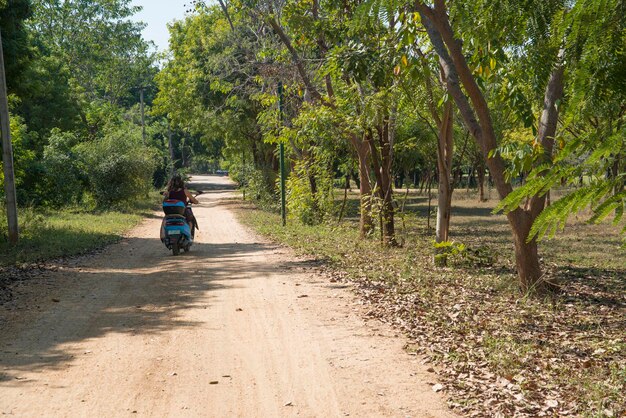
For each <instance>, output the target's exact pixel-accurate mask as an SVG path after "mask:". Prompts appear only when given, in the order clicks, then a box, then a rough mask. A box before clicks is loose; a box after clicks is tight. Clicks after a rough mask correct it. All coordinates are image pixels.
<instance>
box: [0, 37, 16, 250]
mask: <svg viewBox="0 0 626 418" xmlns="http://www.w3.org/2000/svg"><path fill="white" fill-rule="evenodd" d="M0 125H2V126H1V130H0V132H1V133H2V167H3V169H4V193H5V195H6V204H7V219H8V221H9V224H8V225H9V242H10V243H11V244H13V245H15V244H17V241H18V240H19V228H18V223H17V199H16V195H15V174H14V171H13V148H12V147H11V125H10V123H9V101H8V93H7V83H6V75H5V73H4V51H3V50H2V34H0Z"/></svg>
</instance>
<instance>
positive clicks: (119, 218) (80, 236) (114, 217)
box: [0, 193, 158, 267]
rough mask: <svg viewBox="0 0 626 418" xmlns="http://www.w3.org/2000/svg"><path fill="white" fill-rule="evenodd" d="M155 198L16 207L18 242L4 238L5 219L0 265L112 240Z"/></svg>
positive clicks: (85, 248)
mask: <svg viewBox="0 0 626 418" xmlns="http://www.w3.org/2000/svg"><path fill="white" fill-rule="evenodd" d="M157 201H158V198H157V195H156V194H155V193H153V194H151V195H150V196H148V197H146V198H143V199H140V200H137V201H134V202H132V203H129V204H125V205H122V206H118V207H115V208H111V209H108V210H86V209H84V208H79V207H69V208H62V209H59V210H50V209H48V210H35V209H31V208H25V209H20V211H19V214H18V217H19V220H20V241H19V244H18V245H17V246H16V247H12V246H10V245H9V244H8V243H7V241H6V220H5V219H3V222H4V223H3V224H0V235H2V236H3V237H2V238H3V239H1V240H0V267H1V266H8V265H14V264H28V263H34V262H39V261H44V260H48V259H53V258H58V257H67V256H73V255H78V254H84V253H87V252H89V251H92V250H95V249H98V248H102V247H104V246H106V245H108V244H111V243H114V242H116V241H118V240H120V239H121V237H122V236H123V234H124V232H126V231H128V230H129V229H130V228H132V227H133V226H135V225H137V224H138V223H139V221H141V220H142V219H143V218H145V217H146V216H148V215H150V214H151V213H152V211H153V210H154V208H155V207H156V203H157ZM3 214H4V211H3Z"/></svg>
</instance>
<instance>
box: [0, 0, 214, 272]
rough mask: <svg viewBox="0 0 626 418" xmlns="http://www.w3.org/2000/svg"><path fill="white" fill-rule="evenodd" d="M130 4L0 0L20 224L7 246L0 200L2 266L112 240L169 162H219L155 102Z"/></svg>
mask: <svg viewBox="0 0 626 418" xmlns="http://www.w3.org/2000/svg"><path fill="white" fill-rule="evenodd" d="M139 10H140V8H138V7H135V6H133V5H132V2H131V1H130V0H114V1H108V0H106V1H105V0H70V1H63V2H58V1H49V0H8V1H1V0H0V30H1V31H2V45H3V49H4V58H5V60H4V61H5V63H6V82H7V88H8V97H3V98H0V100H7V101H8V105H9V112H10V117H9V119H10V131H11V137H12V138H11V140H12V141H11V142H12V148H13V161H14V182H15V184H16V189H17V204H18V208H19V209H18V219H19V224H20V240H19V243H18V244H17V245H16V246H11V245H9V244H8V242H7V241H8V239H7V238H8V236H9V233H8V230H7V221H6V217H5V215H4V214H5V213H6V208H5V207H4V206H0V209H1V212H2V220H0V266H2V265H9V264H12V263H28V262H33V261H37V260H42V259H46V258H50V257H59V256H69V255H73V254H77V253H82V252H85V251H87V250H88V249H93V248H97V247H101V246H103V245H105V244H107V243H110V242H112V241H114V240H116V239H118V238H119V237H120V234H121V233H123V232H124V231H125V230H126V229H128V228H129V227H130V226H132V225H134V224H135V223H136V222H137V221H138V219H139V217H140V216H144V215H146V214H147V213H148V212H147V209H148V208H152V206H153V204H154V202H156V198H154V196H152V191H153V190H155V189H157V188H162V187H163V186H164V184H165V182H166V181H167V179H168V177H169V176H170V175H171V174H172V173H173V172H174V171H179V172H180V173H182V174H184V173H186V172H188V171H189V170H193V171H195V172H207V171H210V170H214V169H216V168H217V162H216V158H217V157H216V156H217V155H219V150H218V151H217V154H216V151H215V149H217V148H215V149H209V148H207V147H206V146H205V145H204V144H202V143H201V142H200V140H199V137H198V136H197V135H193V134H192V133H191V132H190V131H189V130H188V129H184V128H182V127H180V126H172V124H171V123H170V122H169V120H168V117H167V114H166V113H159V112H157V111H155V110H154V109H153V101H154V98H155V96H156V93H157V85H156V81H155V77H156V75H157V74H158V72H159V64H158V63H159V56H158V54H157V51H156V47H155V46H154V45H153V44H152V43H151V42H148V41H146V40H144V39H143V38H142V35H141V30H142V28H143V26H144V25H143V24H142V23H138V22H136V21H134V20H133V16H134V15H135V14H136V13H137V12H138V11H139ZM2 122H3V123H6V122H7V121H4V120H3V121H2ZM2 167H3V166H2V162H0V168H2ZM0 183H4V175H3V174H2V170H0ZM147 196H152V197H151V198H149V199H148V198H147ZM0 202H2V203H1V204H0V205H4V202H5V190H4V188H1V190H0Z"/></svg>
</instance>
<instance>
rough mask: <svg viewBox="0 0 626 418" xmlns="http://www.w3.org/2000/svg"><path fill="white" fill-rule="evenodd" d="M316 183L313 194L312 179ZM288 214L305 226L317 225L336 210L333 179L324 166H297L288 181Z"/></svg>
mask: <svg viewBox="0 0 626 418" xmlns="http://www.w3.org/2000/svg"><path fill="white" fill-rule="evenodd" d="M310 176H313V179H314V181H315V183H316V187H317V192H316V193H315V194H313V192H312V189H311V178H310ZM287 193H288V196H287V213H288V214H289V216H290V217H292V218H295V219H298V220H299V221H300V222H302V223H303V224H305V225H316V224H319V223H320V222H322V221H324V219H326V218H328V217H329V216H331V215H332V213H333V210H334V196H333V178H332V177H331V176H330V170H326V169H325V167H323V166H319V165H318V166H311V167H308V170H307V167H306V163H301V164H297V165H296V167H295V169H294V171H293V172H292V173H291V175H290V176H289V178H288V179H287Z"/></svg>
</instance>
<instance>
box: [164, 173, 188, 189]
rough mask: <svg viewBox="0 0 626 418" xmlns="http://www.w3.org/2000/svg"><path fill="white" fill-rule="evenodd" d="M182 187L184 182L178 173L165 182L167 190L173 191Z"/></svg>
mask: <svg viewBox="0 0 626 418" xmlns="http://www.w3.org/2000/svg"><path fill="white" fill-rule="evenodd" d="M184 188H185V182H184V181H183V179H182V177H180V176H179V175H178V174H177V175H175V176H174V177H172V178H171V179H170V181H169V182H168V183H167V191H168V192H173V191H175V190H181V189H184Z"/></svg>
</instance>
